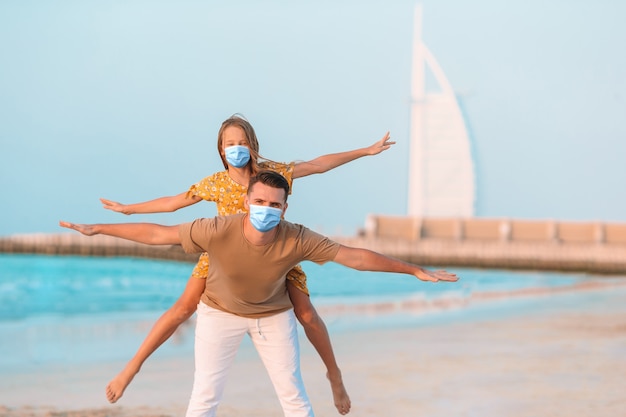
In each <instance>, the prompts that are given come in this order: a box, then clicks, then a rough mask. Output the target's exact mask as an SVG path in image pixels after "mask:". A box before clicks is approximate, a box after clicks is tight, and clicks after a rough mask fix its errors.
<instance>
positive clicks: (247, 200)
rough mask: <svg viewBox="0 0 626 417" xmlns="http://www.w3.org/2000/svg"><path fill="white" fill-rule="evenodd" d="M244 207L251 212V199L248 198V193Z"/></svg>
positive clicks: (244, 200) (244, 199)
mask: <svg viewBox="0 0 626 417" xmlns="http://www.w3.org/2000/svg"><path fill="white" fill-rule="evenodd" d="M243 208H245V209H246V211H247V212H248V213H250V199H249V198H248V194H246V195H245V196H244V198H243Z"/></svg>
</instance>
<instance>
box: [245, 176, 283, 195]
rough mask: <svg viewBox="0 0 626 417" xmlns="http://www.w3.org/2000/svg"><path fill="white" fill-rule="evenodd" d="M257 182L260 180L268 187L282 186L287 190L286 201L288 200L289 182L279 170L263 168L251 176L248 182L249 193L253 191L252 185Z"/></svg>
mask: <svg viewBox="0 0 626 417" xmlns="http://www.w3.org/2000/svg"><path fill="white" fill-rule="evenodd" d="M257 182H260V183H261V184H265V185H267V186H268V187H272V188H282V189H283V190H285V201H287V196H288V195H289V182H288V181H287V179H286V178H285V177H283V176H282V175H280V174H279V173H278V172H275V171H269V170H263V171H259V172H258V173H257V174H256V175H254V176H252V177H251V178H250V182H249V183H248V194H250V191H252V187H253V186H254V184H256V183H257Z"/></svg>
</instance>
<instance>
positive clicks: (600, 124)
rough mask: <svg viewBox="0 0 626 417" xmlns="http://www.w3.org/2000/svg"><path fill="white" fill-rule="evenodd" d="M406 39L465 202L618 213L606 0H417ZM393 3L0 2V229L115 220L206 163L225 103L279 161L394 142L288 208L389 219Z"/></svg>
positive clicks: (317, 180)
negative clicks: (442, 102) (107, 204)
mask: <svg viewBox="0 0 626 417" xmlns="http://www.w3.org/2000/svg"><path fill="white" fill-rule="evenodd" d="M422 4H423V25H424V27H423V37H424V40H425V42H426V43H427V45H428V46H429V48H430V49H431V51H432V52H433V54H434V55H435V56H436V58H437V60H438V61H439V63H440V64H441V66H442V68H443V70H444V71H445V72H446V75H447V77H448V79H449V80H450V82H451V84H452V86H453V87H454V89H455V90H456V91H457V92H458V94H459V95H460V97H461V98H462V101H463V105H464V108H465V110H466V112H467V115H468V117H469V123H470V127H471V131H472V134H473V141H474V143H473V147H474V151H475V153H474V159H475V162H476V172H477V186H478V187H477V189H478V191H477V204H476V211H477V215H479V216H482V217H515V218H535V219H537V218H539V219H540V218H552V219H564V220H606V221H622V222H623V221H626V193H625V192H624V179H626V164H625V163H624V162H623V159H624V155H626V54H624V53H623V49H624V46H623V45H624V42H625V41H626V27H624V25H623V24H622V20H623V16H626V3H624V2H619V1H617V0H615V1H609V0H600V1H596V2H587V1H578V0H574V1H564V0H553V1H549V2H545V1H539V0H529V1H526V2H514V3H512V2H500V1H495V0H475V1H473V2H466V1H461V0H439V1H434V0H432V1H429V0H425V1H423V2H422ZM414 5H415V2H413V1H403V0H402V1H395V2H387V1H382V0H380V1H360V2H359V1H352V0H350V1H342V2H331V1H321V2H320V1H315V2H314V1H309V0H304V1H298V2H289V1H278V0H271V1H268V2H263V3H262V4H261V2H256V1H252V0H234V1H230V2H217V1H186V0H181V1H178V2H169V1H147V0H137V1H107V2H101V1H95V0H80V1H79V0H76V1H66V0H59V1H55V2H49V1H35V0H25V1H17V0H15V1H7V0H0V54H1V56H2V64H1V65H0V175H1V177H0V186H1V187H2V190H3V197H2V206H1V208H0V210H1V214H2V222H1V223H0V235H7V234H12V233H33V232H59V231H61V230H60V229H59V228H58V226H57V222H58V220H59V219H64V220H70V221H76V222H114V221H131V220H132V221H157V222H162V223H167V224H174V223H178V222H182V221H187V220H191V219H193V218H196V217H201V216H212V215H214V214H215V208H214V206H212V205H211V204H207V203H200V204H197V205H195V206H194V207H192V208H189V209H184V210H182V211H180V212H178V213H174V214H166V215H151V216H135V217H130V218H129V217H125V216H121V215H119V214H116V213H111V212H108V211H105V210H103V209H102V208H101V205H100V203H99V201H98V198H99V197H106V198H110V199H114V200H118V201H121V202H137V201H143V200H147V199H152V198H156V197H159V196H162V195H171V194H177V193H179V192H182V191H185V190H186V189H187V188H188V187H189V185H191V184H193V183H195V182H196V181H198V180H200V179H201V178H202V177H204V176H206V175H209V174H211V173H213V172H215V171H218V170H220V169H222V166H221V163H220V160H219V158H218V156H217V153H216V149H215V142H216V136H217V131H218V129H219V125H220V123H221V121H223V120H224V119H226V118H227V117H229V116H230V115H231V114H233V113H242V114H244V115H245V116H246V117H247V118H248V119H249V120H250V121H251V122H252V124H253V125H254V127H255V129H256V131H257V134H258V136H259V140H260V143H261V152H262V154H263V155H265V156H267V157H269V158H272V159H274V160H279V161H290V160H308V159H312V158H314V157H316V156H318V155H321V154H325V153H331V152H338V151H343V150H348V149H352V148H356V147H361V146H366V145H369V144H370V143H373V142H374V141H375V140H377V139H378V138H380V137H381V136H382V135H383V134H384V133H385V132H386V131H387V130H389V131H391V134H392V137H393V138H394V139H395V140H396V141H398V144H397V145H396V146H395V147H394V148H393V149H391V150H390V151H388V152H386V153H384V154H382V155H380V156H377V157H370V158H366V159H361V160H358V161H356V162H354V163H353V164H350V165H346V166H344V167H341V168H339V169H337V170H336V171H333V172H331V173H328V174H325V175H321V176H314V177H309V178H304V179H300V180H297V182H296V184H295V187H294V194H293V195H292V197H290V206H289V210H288V214H287V217H288V219H290V220H292V221H295V222H299V223H303V224H306V225H308V226H310V227H313V228H315V229H317V230H320V231H322V232H325V233H327V234H335V233H352V232H354V230H355V229H356V228H358V227H360V226H362V225H363V223H364V221H365V217H366V215H367V214H368V213H385V214H399V215H401V214H404V213H405V212H406V187H407V178H406V176H407V173H408V163H409V161H408V156H407V155H408V146H409V144H408V131H409V123H410V121H409V99H410V96H409V93H410V74H411V37H412V25H413V21H412V20H413V8H414Z"/></svg>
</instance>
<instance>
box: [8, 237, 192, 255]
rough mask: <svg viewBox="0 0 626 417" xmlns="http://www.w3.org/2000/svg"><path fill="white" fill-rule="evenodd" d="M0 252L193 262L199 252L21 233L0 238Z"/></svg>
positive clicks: (95, 239) (176, 247)
mask: <svg viewBox="0 0 626 417" xmlns="http://www.w3.org/2000/svg"><path fill="white" fill-rule="evenodd" d="M0 253H32V254H43V255H79V256H130V257H138V258H152V259H165V260H172V261H182V262H196V261H197V260H198V256H199V254H188V253H185V252H184V251H183V249H182V248H181V247H180V246H178V245H174V246H171V245H163V246H151V245H144V244H141V243H135V242H131V241H128V240H123V239H118V238H114V237H111V236H103V235H97V236H91V237H88V236H83V235H81V234H78V233H60V234H25V235H13V236H5V237H0Z"/></svg>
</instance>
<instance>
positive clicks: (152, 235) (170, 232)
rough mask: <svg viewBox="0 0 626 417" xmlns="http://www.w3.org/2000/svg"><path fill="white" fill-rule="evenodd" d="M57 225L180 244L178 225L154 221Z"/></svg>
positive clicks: (154, 242) (87, 233)
mask: <svg viewBox="0 0 626 417" xmlns="http://www.w3.org/2000/svg"><path fill="white" fill-rule="evenodd" d="M59 226H61V227H65V228H68V229H73V230H76V231H77V232H80V233H82V234H84V235H85V236H93V235H108V236H115V237H119V238H122V239H127V240H132V241H134V242H139V243H145V244H147V245H180V237H179V236H178V225H176V226H163V225H160V224H154V223H118V224H76V223H70V222H65V221H60V222H59Z"/></svg>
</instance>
